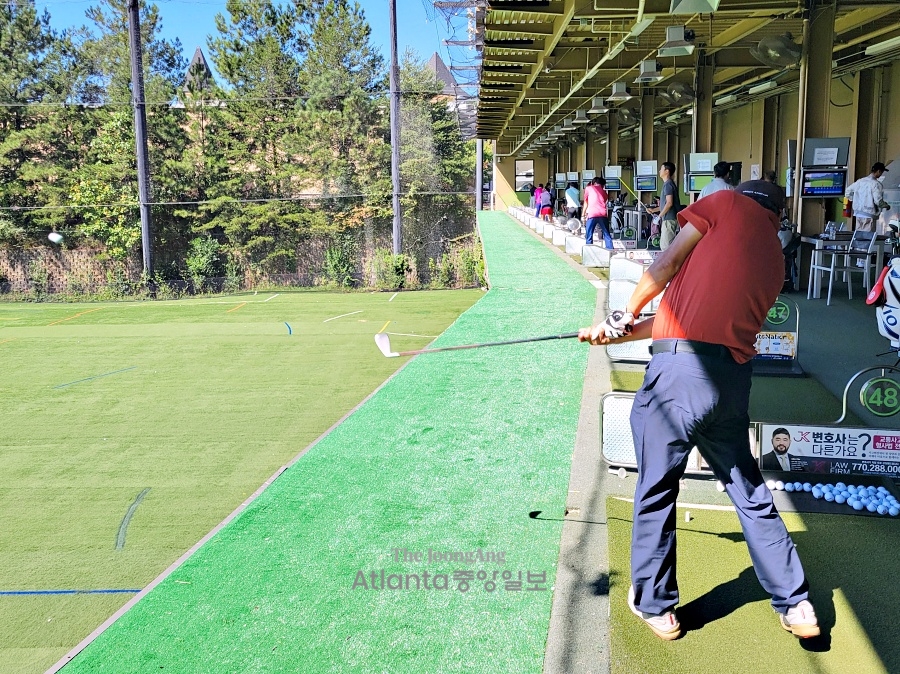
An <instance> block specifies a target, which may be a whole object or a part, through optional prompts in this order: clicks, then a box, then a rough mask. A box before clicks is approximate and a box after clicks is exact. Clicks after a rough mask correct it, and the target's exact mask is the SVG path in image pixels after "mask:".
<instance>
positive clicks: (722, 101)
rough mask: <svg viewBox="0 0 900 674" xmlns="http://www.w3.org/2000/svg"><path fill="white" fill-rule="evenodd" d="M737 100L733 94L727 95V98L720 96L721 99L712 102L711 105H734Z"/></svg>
mask: <svg viewBox="0 0 900 674" xmlns="http://www.w3.org/2000/svg"><path fill="white" fill-rule="evenodd" d="M736 100H737V96H735V95H734V94H728V95H727V96H722V98H717V99H716V100H714V101H713V105H728V104H729V103H734V102H735V101H736Z"/></svg>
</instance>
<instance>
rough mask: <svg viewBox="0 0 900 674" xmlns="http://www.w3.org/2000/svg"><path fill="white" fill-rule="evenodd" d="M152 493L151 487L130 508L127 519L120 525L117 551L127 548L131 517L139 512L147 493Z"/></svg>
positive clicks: (117, 536) (117, 535) (139, 495)
mask: <svg viewBox="0 0 900 674" xmlns="http://www.w3.org/2000/svg"><path fill="white" fill-rule="evenodd" d="M148 491H150V487H147V488H146V489H145V490H144V491H142V492H141V493H140V494H138V495H137V497H136V498H135V499H134V503H132V504H131V505H130V506H128V511H127V512H126V513H125V517H123V518H122V521H121V522H120V523H119V533H117V534H116V550H121V549H122V548H124V547H125V532H126V531H128V524H129V523H130V522H131V517H132V516H133V515H134V511H135V510H137V507H138V506H139V505H141V501H143V500H144V497H145V496H146V495H147V492H148Z"/></svg>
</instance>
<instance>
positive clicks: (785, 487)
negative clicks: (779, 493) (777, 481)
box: [784, 482, 794, 491]
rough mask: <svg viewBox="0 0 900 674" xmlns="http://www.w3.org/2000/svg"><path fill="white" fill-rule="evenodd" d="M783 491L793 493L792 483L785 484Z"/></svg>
mask: <svg viewBox="0 0 900 674" xmlns="http://www.w3.org/2000/svg"><path fill="white" fill-rule="evenodd" d="M784 490H785V491H794V483H793V482H785V483H784Z"/></svg>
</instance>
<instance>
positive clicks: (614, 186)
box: [606, 178, 622, 192]
mask: <svg viewBox="0 0 900 674" xmlns="http://www.w3.org/2000/svg"><path fill="white" fill-rule="evenodd" d="M621 189H622V181H621V180H620V179H619V178H607V179H606V191H607V192H619V191H621Z"/></svg>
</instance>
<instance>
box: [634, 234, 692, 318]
mask: <svg viewBox="0 0 900 674" xmlns="http://www.w3.org/2000/svg"><path fill="white" fill-rule="evenodd" d="M702 238H703V234H701V233H700V232H699V231H697V229H696V228H695V227H694V226H693V225H692V224H690V223H687V224H686V225H685V226H684V227H682V228H681V231H680V232H679V233H678V236H676V237H675V238H674V239H673V240H672V243H671V244H669V247H668V248H666V249H665V250H664V251H663V252H662V254H661V255H660V256H659V257H658V258H656V260H655V261H654V262H653V264H651V265H650V267H649V268H648V269H647V271H645V272H644V273H643V275H641V279H640V281H638V284H637V288H635V289H634V292H633V293H632V295H631V299H629V300H628V303H627V304H626V305H625V310H626V311H629V312H631V313H632V314H634V315H635V316H637V315H638V314H639V313H640V311H641V309H643V308H644V307H645V306H647V303H648V302H649V301H650V300H652V299H653V298H654V297H656V296H657V295H659V294H660V293H661V292H662V291H663V290H665V289H666V286H667V285H668V283H669V281H671V280H672V279H673V278H675V274H677V273H678V272H679V270H680V269H681V267H682V265H684V261H685V260H686V259H687V257H688V255H690V254H691V251H693V250H694V247H695V246H696V245H697V243H699V241H700V239H702ZM644 322H647V321H644ZM651 325H652V324H651ZM635 332H637V326H635ZM632 334H634V333H632Z"/></svg>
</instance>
